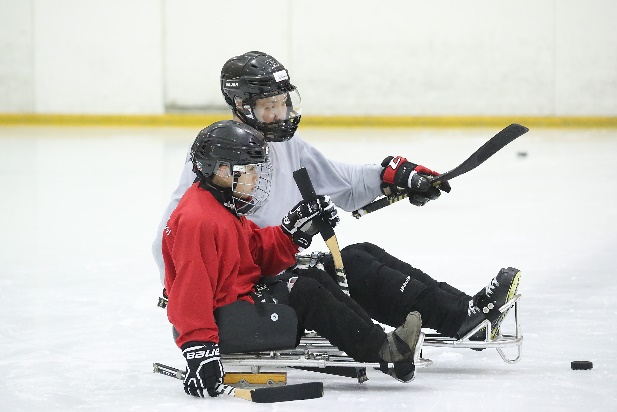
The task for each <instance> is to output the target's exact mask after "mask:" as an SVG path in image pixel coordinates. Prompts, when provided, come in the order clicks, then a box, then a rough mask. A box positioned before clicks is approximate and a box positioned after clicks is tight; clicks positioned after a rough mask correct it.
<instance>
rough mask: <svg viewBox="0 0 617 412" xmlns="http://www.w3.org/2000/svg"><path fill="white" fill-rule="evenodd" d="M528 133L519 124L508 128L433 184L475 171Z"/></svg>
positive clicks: (437, 177)
mask: <svg viewBox="0 0 617 412" xmlns="http://www.w3.org/2000/svg"><path fill="white" fill-rule="evenodd" d="M528 131H529V129H528V128H526V127H525V126H523V125H520V124H518V123H512V124H511V125H510V126H508V127H506V128H505V129H503V130H502V131H500V132H499V133H497V134H496V135H495V136H493V137H491V138H490V139H489V140H488V141H487V142H486V143H484V144H483V145H482V146H480V148H479V149H478V150H476V151H475V152H474V153H473V154H472V155H471V156H469V158H468V159H467V160H465V161H464V162H463V163H461V164H460V165H458V166H456V167H455V168H454V169H452V170H450V171H449V172H446V173H444V174H441V175H439V176H436V177H434V178H433V179H432V183H433V184H439V183H440V182H445V181H446V180H450V179H453V178H455V177H457V176H460V175H462V174H464V173H467V172H469V171H471V170H473V169H475V168H476V167H478V166H480V165H481V164H482V163H484V162H485V161H486V160H487V159H488V158H490V157H491V156H493V155H494V154H495V153H497V152H498V151H500V150H501V149H503V148H504V147H505V146H506V145H507V144H508V143H511V142H512V141H514V140H515V139H516V138H518V137H520V136H522V135H524V134H525V133H527V132H528Z"/></svg>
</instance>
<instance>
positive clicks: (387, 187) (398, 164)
mask: <svg viewBox="0 0 617 412" xmlns="http://www.w3.org/2000/svg"><path fill="white" fill-rule="evenodd" d="M381 166H383V170H382V171H381V180H382V181H383V184H382V192H383V193H384V194H386V195H389V194H392V193H396V192H398V191H399V190H400V189H402V190H406V191H407V193H408V195H409V202H410V203H411V204H412V205H416V206H423V205H425V204H426V203H427V202H428V201H429V200H435V199H437V198H438V197H439V196H440V195H441V192H440V191H444V192H446V193H449V192H450V190H451V187H450V183H448V182H442V183H441V184H440V185H439V186H437V187H435V186H432V185H431V181H430V179H431V177H433V176H439V173H437V172H434V171H432V170H431V169H429V168H427V167H424V166H421V165H417V164H415V163H411V162H408V161H407V159H405V158H404V157H401V156H397V157H392V156H388V157H386V158H385V159H384V160H383V162H381ZM398 188H400V189H398Z"/></svg>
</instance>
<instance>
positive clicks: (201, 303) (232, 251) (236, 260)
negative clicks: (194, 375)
mask: <svg viewBox="0 0 617 412" xmlns="http://www.w3.org/2000/svg"><path fill="white" fill-rule="evenodd" d="M297 252H298V246H296V244H294V243H293V242H292V240H291V237H290V236H289V235H287V234H285V233H283V231H282V230H281V228H280V226H270V227H266V228H263V229H260V228H259V227H258V226H257V225H256V224H254V223H253V222H251V221H250V220H247V219H246V218H244V217H240V218H238V217H236V216H235V215H234V214H232V213H231V212H230V211H229V210H227V209H226V208H225V207H223V205H221V204H220V203H219V202H218V201H217V200H216V199H215V198H214V196H213V195H212V194H211V193H210V192H208V191H207V190H204V189H202V188H200V187H199V185H198V184H197V183H195V184H193V186H191V187H190V188H189V189H188V190H187V191H186V193H185V194H184V196H183V197H182V199H181V200H180V203H179V204H178V206H177V207H176V209H175V211H174V212H173V213H172V215H171V217H170V218H169V221H168V222H167V227H166V228H165V229H164V232H163V258H164V261H165V289H166V290H167V294H168V297H169V302H168V305H167V317H168V319H169V321H170V322H171V323H172V324H173V325H174V327H175V328H176V330H177V331H178V332H179V333H180V336H179V337H178V339H176V344H177V345H178V347H180V346H182V345H183V344H184V343H186V342H189V341H208V342H216V343H218V328H217V326H216V323H215V321H214V313H213V312H214V310H215V309H216V308H218V307H221V306H223V305H227V304H229V303H232V302H235V301H236V300H240V299H241V300H247V301H249V302H252V299H251V297H250V296H249V295H248V294H249V293H250V292H251V291H253V288H254V286H255V284H256V283H257V281H258V280H259V278H260V277H261V276H274V275H276V274H278V273H280V272H281V271H282V270H284V269H286V268H288V267H290V266H292V265H293V264H294V263H295V254H296V253H297Z"/></svg>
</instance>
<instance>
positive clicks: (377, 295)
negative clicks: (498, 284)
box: [324, 243, 471, 336]
mask: <svg viewBox="0 0 617 412" xmlns="http://www.w3.org/2000/svg"><path fill="white" fill-rule="evenodd" d="M341 255H342V258H343V265H344V266H345V273H346V275H347V282H348V284H349V292H350V294H351V297H352V298H353V299H354V300H355V301H356V302H358V303H359V304H360V306H361V307H362V308H363V309H364V310H365V311H366V313H367V314H368V315H369V316H371V317H372V318H373V319H375V320H376V321H378V322H380V323H383V324H386V325H390V326H393V327H397V326H399V325H401V324H402V323H403V322H404V321H405V318H406V316H407V314H408V313H409V312H412V311H418V312H420V315H421V316H422V325H423V327H427V328H431V329H435V330H436V331H437V332H439V333H442V334H444V335H447V336H454V335H455V334H456V332H457V331H458V329H459V327H460V326H461V324H462V323H463V320H464V319H465V316H466V315H467V307H468V302H469V300H470V299H471V297H470V296H468V295H467V294H465V293H464V292H461V291H460V290H458V289H456V288H454V287H452V286H450V285H448V284H447V283H444V282H437V281H436V280H434V279H433V278H431V277H430V276H428V275H427V274H426V273H424V272H422V271H421V270H420V269H416V268H414V267H412V266H411V265H410V264H408V263H405V262H403V261H401V260H400V259H397V258H395V257H394V256H392V255H390V254H388V253H387V252H386V251H385V250H383V249H381V248H380V247H378V246H375V245H373V244H371V243H358V244H354V245H350V246H347V247H345V248H344V249H343V250H341ZM324 267H325V269H326V271H327V272H328V274H330V276H332V278H333V279H334V263H333V261H332V257H331V256H328V257H327V258H326V261H325V262H324Z"/></svg>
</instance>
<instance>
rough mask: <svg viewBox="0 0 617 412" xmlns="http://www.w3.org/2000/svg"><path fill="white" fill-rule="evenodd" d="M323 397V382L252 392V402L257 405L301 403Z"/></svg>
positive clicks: (261, 389)
mask: <svg viewBox="0 0 617 412" xmlns="http://www.w3.org/2000/svg"><path fill="white" fill-rule="evenodd" d="M322 396H323V383H322V382H307V383H298V384H295V385H285V386H277V387H274V388H259V389H253V390H252V391H251V400H252V401H253V402H255V403H273V402H287V401H300V400H304V399H315V398H321V397H322Z"/></svg>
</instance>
